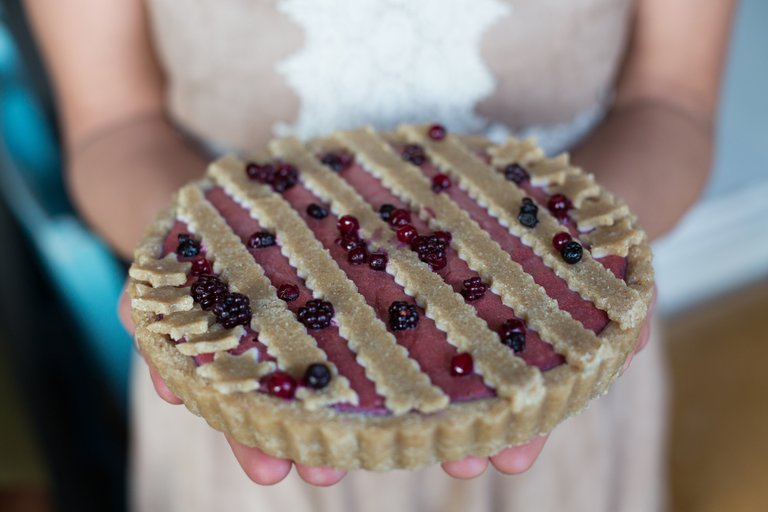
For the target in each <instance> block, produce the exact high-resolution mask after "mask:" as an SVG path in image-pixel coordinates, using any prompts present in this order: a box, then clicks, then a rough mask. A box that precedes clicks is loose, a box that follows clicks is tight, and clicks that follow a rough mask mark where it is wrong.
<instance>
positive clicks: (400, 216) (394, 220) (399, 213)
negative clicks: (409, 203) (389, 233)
mask: <svg viewBox="0 0 768 512" xmlns="http://www.w3.org/2000/svg"><path fill="white" fill-rule="evenodd" d="M410 223H411V214H410V213H408V211H407V210H403V209H401V208H397V209H395V210H392V213H390V214H389V225H390V226H392V227H393V228H399V227H400V226H405V225H406V224H410Z"/></svg>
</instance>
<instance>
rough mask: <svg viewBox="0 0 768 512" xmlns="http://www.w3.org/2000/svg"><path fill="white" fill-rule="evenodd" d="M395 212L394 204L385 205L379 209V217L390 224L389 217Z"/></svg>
mask: <svg viewBox="0 0 768 512" xmlns="http://www.w3.org/2000/svg"><path fill="white" fill-rule="evenodd" d="M394 210H395V205H392V204H383V205H381V207H380V208H379V217H381V220H383V221H385V222H388V221H389V215H390V214H391V213H392V212H393V211H394Z"/></svg>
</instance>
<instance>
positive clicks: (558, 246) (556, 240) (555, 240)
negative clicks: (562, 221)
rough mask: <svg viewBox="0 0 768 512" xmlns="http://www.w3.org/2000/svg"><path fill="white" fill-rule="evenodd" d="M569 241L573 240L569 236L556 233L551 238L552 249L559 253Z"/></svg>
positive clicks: (563, 233)
mask: <svg viewBox="0 0 768 512" xmlns="http://www.w3.org/2000/svg"><path fill="white" fill-rule="evenodd" d="M571 240H573V238H571V235H570V234H569V233H566V232H565V231H563V232H562V233H558V234H556V235H555V236H553V237H552V247H554V248H555V250H556V251H558V252H560V251H562V250H563V247H565V244H567V243H568V242H570V241H571Z"/></svg>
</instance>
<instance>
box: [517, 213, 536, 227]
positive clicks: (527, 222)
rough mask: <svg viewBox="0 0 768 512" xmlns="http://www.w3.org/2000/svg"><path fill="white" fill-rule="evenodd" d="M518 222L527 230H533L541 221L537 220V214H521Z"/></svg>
mask: <svg viewBox="0 0 768 512" xmlns="http://www.w3.org/2000/svg"><path fill="white" fill-rule="evenodd" d="M517 220H519V221H520V224H522V225H523V226H525V227H527V228H532V227H534V226H536V224H538V223H539V219H538V218H536V214H535V213H525V212H521V213H520V215H518V216H517Z"/></svg>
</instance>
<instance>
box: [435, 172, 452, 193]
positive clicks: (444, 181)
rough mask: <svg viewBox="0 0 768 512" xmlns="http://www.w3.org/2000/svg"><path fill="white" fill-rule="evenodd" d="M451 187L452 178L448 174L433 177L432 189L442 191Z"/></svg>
mask: <svg viewBox="0 0 768 512" xmlns="http://www.w3.org/2000/svg"><path fill="white" fill-rule="evenodd" d="M449 188H451V178H449V177H448V175H447V174H438V175H437V176H435V177H434V178H432V191H433V192H442V191H443V190H447V189H449Z"/></svg>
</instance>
